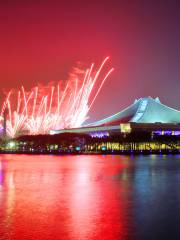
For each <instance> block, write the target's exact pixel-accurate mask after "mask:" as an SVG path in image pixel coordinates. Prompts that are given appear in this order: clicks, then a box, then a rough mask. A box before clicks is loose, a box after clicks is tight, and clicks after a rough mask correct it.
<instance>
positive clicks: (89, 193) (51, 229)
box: [0, 155, 131, 240]
mask: <svg viewBox="0 0 180 240" xmlns="http://www.w3.org/2000/svg"><path fill="white" fill-rule="evenodd" d="M0 163H1V165H0V166H1V168H0V176H1V177H0V179H1V180H0V186H1V187H0V212H1V213H2V214H1V215H0V222H1V223H0V234H1V236H3V235H4V236H9V238H10V237H11V239H13V240H16V239H17V240H19V239H33V240H34V239H38V240H41V239H43V240H45V239H62V240H64V239H65V240H68V239H69V240H70V239H72V240H77V239H78V240H81V239H82V240H84V239H88V240H95V239H96V240H97V239H104V240H106V239H107V240H117V239H126V237H127V236H128V234H129V233H128V231H129V229H130V228H131V226H130V221H129V219H130V217H129V214H131V213H128V212H127V209H128V208H129V206H128V199H129V187H130V186H129V184H128V181H126V170H127V164H126V161H125V159H124V160H123V159H121V161H117V160H116V157H115V156H114V157H112V156H107V157H106V158H103V157H102V156H68V157H65V156H63V157H57V156H26V155H21V156H18V155H8V156H4V157H3V156H2V157H1V160H0ZM127 229H128V230H127ZM7 239H8V238H7Z"/></svg>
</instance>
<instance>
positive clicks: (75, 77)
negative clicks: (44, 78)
mask: <svg viewBox="0 0 180 240" xmlns="http://www.w3.org/2000/svg"><path fill="white" fill-rule="evenodd" d="M108 59H109V57H107V58H105V59H104V61H103V62H102V64H101V65H100V67H99V69H97V70H95V69H94V63H93V64H91V66H90V68H88V69H86V71H82V70H80V69H79V70H78V71H77V69H76V71H77V72H75V73H74V74H72V76H71V78H70V79H69V80H68V81H66V83H65V85H64V82H62V81H60V82H59V83H58V84H57V85H53V86H48V87H44V86H36V87H34V88H33V89H32V90H31V91H30V92H28V91H25V89H24V87H21V89H20V90H19V91H18V92H15V93H13V91H9V93H8V94H7V97H6V99H5V101H4V102H3V105H2V109H1V113H0V121H1V122H0V126H1V127H2V126H3V114H4V111H5V110H6V111H7V112H8V114H7V122H6V125H7V134H8V136H9V137H15V136H18V135H21V134H31V135H35V134H46V133H48V132H49V131H50V130H51V129H63V128H76V127H80V126H82V124H83V123H84V122H85V121H86V120H87V119H88V113H89V111H90V109H91V108H92V106H93V104H94V103H95V100H96V98H97V96H98V94H99V92H100V91H101V89H102V87H103V85H104V83H105V81H106V79H107V78H108V77H109V75H110V74H111V73H112V71H113V68H111V69H110V70H108V71H107V70H106V72H105V71H104V70H105V65H106V63H107V61H108ZM78 72H79V73H78ZM104 72H105V73H104ZM15 96H16V103H15V101H14V98H15Z"/></svg>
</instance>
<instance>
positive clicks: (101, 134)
mask: <svg viewBox="0 0 180 240" xmlns="http://www.w3.org/2000/svg"><path fill="white" fill-rule="evenodd" d="M90 135H91V137H92V138H104V137H108V136H109V133H108V132H93V133H90Z"/></svg>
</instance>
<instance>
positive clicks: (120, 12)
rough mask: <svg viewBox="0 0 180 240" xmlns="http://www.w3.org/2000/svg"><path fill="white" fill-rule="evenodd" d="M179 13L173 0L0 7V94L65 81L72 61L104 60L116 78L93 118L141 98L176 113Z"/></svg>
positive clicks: (179, 84) (179, 86)
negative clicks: (155, 99) (156, 101)
mask: <svg viewBox="0 0 180 240" xmlns="http://www.w3.org/2000/svg"><path fill="white" fill-rule="evenodd" d="M179 7H180V6H179V3H178V1H129V0H127V1H113V0H112V1H103V3H102V2H101V1H10V0H9V1H8V0H7V1H4V2H3V3H1V8H0V34H1V38H0V54H1V55H0V56H1V57H0V84H1V94H2V92H3V89H10V88H16V87H18V88H19V87H21V85H24V86H25V87H26V88H31V87H33V86H35V85H37V83H43V84H46V83H48V82H49V81H51V80H54V81H58V80H61V79H67V76H68V73H69V72H70V71H71V69H72V67H73V66H74V65H75V64H76V63H77V61H81V62H83V63H84V64H87V65H89V64H91V63H92V62H97V63H98V62H99V63H100V62H101V60H102V59H103V58H104V57H106V56H107V55H110V56H111V60H112V65H113V67H114V68H115V72H114V73H113V76H112V77H111V79H110V80H109V81H107V83H106V84H105V86H104V88H103V90H102V92H101V94H100V95H99V97H98V99H97V101H96V104H95V106H94V108H93V109H92V111H91V117H92V120H93V119H94V120H95V119H99V118H102V117H104V116H107V115H109V114H111V113H114V112H116V111H119V110H121V109H122V108H124V107H126V106H127V105H129V104H130V103H131V102H132V101H133V100H134V99H135V98H138V97H141V96H142V97H144V96H149V95H150V96H152V97H156V96H159V97H160V99H161V100H162V102H164V103H165V104H168V105H169V106H172V107H176V108H180V105H179V89H180V81H179V76H180V68H179V64H180V47H179V42H180V31H179V23H180V14H179V9H180V8H179Z"/></svg>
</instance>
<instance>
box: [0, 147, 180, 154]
mask: <svg viewBox="0 0 180 240" xmlns="http://www.w3.org/2000/svg"><path fill="white" fill-rule="evenodd" d="M0 154H26V155H59V156H61V155H153V154H155V155H171V154H173V155H178V154H180V150H179V149H178V150H177V149H176V150H120V151H98V152H90V151H88V152H84V151H72V152H71V151H67V152H63V151H2V150H1V151H0Z"/></svg>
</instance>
